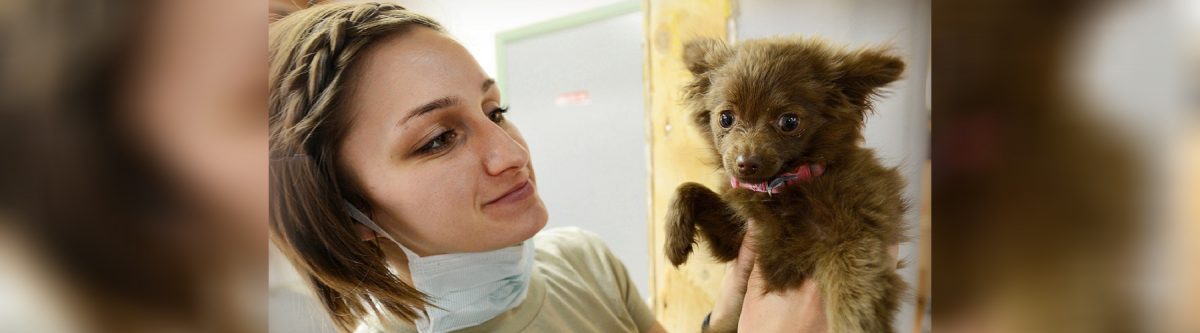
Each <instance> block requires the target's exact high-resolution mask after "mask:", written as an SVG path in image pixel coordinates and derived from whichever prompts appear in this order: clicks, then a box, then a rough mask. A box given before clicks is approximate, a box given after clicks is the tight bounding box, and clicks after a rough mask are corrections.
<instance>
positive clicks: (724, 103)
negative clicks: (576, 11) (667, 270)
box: [665, 38, 907, 333]
mask: <svg viewBox="0 0 1200 333" xmlns="http://www.w3.org/2000/svg"><path fill="white" fill-rule="evenodd" d="M684 62H685V63H686V64H687V67H688V69H689V70H690V71H691V72H692V73H693V74H694V76H695V79H694V80H693V81H692V82H691V83H690V84H689V85H688V86H687V87H686V88H685V101H686V103H687V104H688V107H689V108H690V109H691V111H692V116H693V121H694V122H695V124H697V125H699V128H700V129H701V131H702V132H703V134H704V136H705V138H707V139H708V142H709V143H710V144H711V147H712V148H713V150H714V152H715V153H716V157H718V158H720V163H719V164H720V166H719V170H720V171H722V172H724V174H725V175H727V176H729V179H730V184H729V185H722V186H721V188H720V189H719V190H720V194H718V193H717V192H713V191H712V190H709V189H708V188H706V187H704V186H702V185H700V184H696V183H686V184H683V185H682V186H680V187H679V189H678V190H677V191H676V193H675V198H674V200H673V202H672V203H671V207H670V211H669V212H668V215H667V223H668V226H667V233H668V235H667V244H666V249H665V250H666V254H667V258H668V259H670V260H671V263H672V264H674V265H675V266H679V265H681V264H683V263H684V262H686V261H687V257H688V255H689V254H690V253H691V251H692V245H693V244H695V241H696V240H695V233H694V232H695V231H696V230H699V232H700V235H701V236H703V237H704V238H705V239H706V241H707V243H708V244H709V246H710V248H711V252H712V253H713V255H714V256H716V258H717V259H718V260H720V261H723V262H724V261H729V260H732V259H734V258H735V257H736V256H737V253H738V248H739V246H741V242H742V236H743V235H745V225H746V223H745V221H746V220H747V219H753V220H754V221H755V225H756V226H757V227H758V228H761V230H760V232H759V239H756V240H755V241H756V243H755V244H757V247H758V248H757V250H758V253H759V254H758V259H757V260H758V262H757V265H758V268H757V269H759V270H761V272H762V275H763V277H764V279H765V280H766V286H767V290H768V291H775V290H781V289H788V288H794V287H798V286H800V284H801V283H802V282H803V281H804V280H805V279H814V280H815V281H816V282H817V285H818V286H819V287H820V289H821V292H822V295H823V297H824V301H825V307H826V314H827V319H828V323H829V329H830V331H831V332H838V333H842V332H892V331H893V329H892V327H891V321H892V317H893V316H894V314H895V312H896V310H897V308H898V306H899V301H900V296H901V294H902V293H903V292H904V289H905V286H904V282H903V281H902V280H901V279H900V277H899V276H898V275H897V274H896V272H895V265H894V261H893V259H892V258H891V256H889V255H888V250H887V249H888V247H889V246H890V245H892V244H897V243H899V242H901V241H903V240H904V235H903V231H904V221H903V215H904V212H905V210H906V209H907V203H906V202H905V200H904V198H903V196H902V191H903V188H904V180H903V178H902V177H901V176H900V173H899V172H897V171H896V169H895V168H889V167H884V166H883V165H881V164H880V162H879V161H878V160H877V159H876V158H875V154H874V152H873V151H872V150H870V149H866V148H863V147H862V142H863V135H862V128H863V125H864V120H865V117H866V115H867V113H868V112H870V111H871V99H872V98H874V97H875V96H877V94H878V92H879V89H880V88H882V87H883V86H885V85H887V84H888V83H891V82H893V81H895V80H897V79H898V78H899V77H900V74H901V73H902V72H903V71H904V62H903V61H901V60H900V58H898V57H896V56H894V55H892V54H890V52H889V51H888V50H887V49H879V48H868V49H860V50H853V51H849V50H843V49H840V48H836V47H832V46H830V45H829V44H827V43H826V42H823V41H820V40H816V39H794V38H792V39H789V38H772V39H762V40H752V41H746V42H742V43H739V44H737V45H734V46H729V45H726V44H724V43H722V42H720V41H716V40H697V41H692V42H689V43H688V44H687V45H685V50H684Z"/></svg>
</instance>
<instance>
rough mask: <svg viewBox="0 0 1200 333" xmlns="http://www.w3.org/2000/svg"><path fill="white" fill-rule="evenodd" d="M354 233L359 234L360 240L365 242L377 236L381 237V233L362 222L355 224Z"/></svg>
mask: <svg viewBox="0 0 1200 333" xmlns="http://www.w3.org/2000/svg"><path fill="white" fill-rule="evenodd" d="M354 233H355V234H357V235H358V239H359V240H361V241H364V242H369V241H373V240H375V239H376V238H379V233H377V232H375V230H371V228H368V227H367V226H365V225H362V224H361V223H355V224H354Z"/></svg>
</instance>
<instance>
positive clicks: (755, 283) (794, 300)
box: [708, 221, 900, 332]
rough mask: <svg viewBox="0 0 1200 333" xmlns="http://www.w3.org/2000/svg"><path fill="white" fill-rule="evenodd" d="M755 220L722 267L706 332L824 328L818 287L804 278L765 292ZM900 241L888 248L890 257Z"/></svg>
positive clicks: (895, 255) (819, 330)
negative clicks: (798, 283) (758, 265)
mask: <svg viewBox="0 0 1200 333" xmlns="http://www.w3.org/2000/svg"><path fill="white" fill-rule="evenodd" d="M755 234H757V228H755V227H754V221H749V223H747V233H746V238H745V239H744V240H743V241H742V248H741V250H739V251H738V257H737V259H736V260H734V261H732V262H730V263H729V266H728V267H727V268H726V269H725V278H724V281H722V284H721V291H720V295H719V296H718V298H717V301H716V304H715V305H714V306H713V310H712V313H711V315H710V317H709V329H708V332H733V331H734V329H735V328H736V329H737V330H738V331H741V332H826V331H828V328H827V326H826V322H825V306H824V301H823V300H822V298H821V291H820V288H818V287H817V284H816V282H815V281H813V280H807V281H805V282H804V284H803V285H801V286H800V287H799V288H796V289H789V290H784V291H781V292H773V293H764V292H763V290H765V283H766V282H765V281H764V280H763V279H762V275H761V274H760V273H761V271H758V270H756V269H755V265H754V259H755V257H756V254H757V253H756V252H755V250H754V249H755V247H754V244H753V241H752V240H753V239H754V237H753V235H755ZM899 251H900V246H899V245H892V246H891V247H889V248H888V253H889V254H891V256H892V258H893V260H895V258H896V257H897V254H898V253H899Z"/></svg>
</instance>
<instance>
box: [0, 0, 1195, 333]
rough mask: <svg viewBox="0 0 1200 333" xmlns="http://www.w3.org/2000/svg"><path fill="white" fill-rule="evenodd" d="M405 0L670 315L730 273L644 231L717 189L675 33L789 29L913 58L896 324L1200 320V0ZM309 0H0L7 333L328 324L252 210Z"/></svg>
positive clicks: (569, 210)
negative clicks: (272, 27)
mask: <svg viewBox="0 0 1200 333" xmlns="http://www.w3.org/2000/svg"><path fill="white" fill-rule="evenodd" d="M398 2H399V3H400V4H402V5H404V6H406V7H408V8H409V9H412V10H414V11H416V12H420V13H423V14H426V15H429V16H431V17H433V18H434V19H437V20H439V21H440V22H441V23H443V24H444V25H445V26H446V27H447V29H448V30H449V32H450V33H451V34H452V35H454V36H455V37H456V38H457V39H458V40H459V41H460V42H461V43H462V44H463V45H464V46H466V47H467V49H468V50H469V51H470V52H471V53H472V54H473V55H475V57H476V59H478V60H479V62H480V64H481V65H482V66H483V68H484V69H485V70H486V71H487V72H488V73H489V74H491V75H492V76H494V77H496V78H497V79H498V80H499V82H500V83H501V87H502V89H503V91H504V95H505V99H506V102H507V103H509V104H510V105H511V106H512V107H513V110H514V111H513V112H512V113H511V114H510V115H511V119H512V120H513V121H514V122H515V123H516V124H518V126H520V128H521V129H522V132H524V133H525V134H526V136H527V139H528V141H529V144H530V146H531V152H532V154H533V158H534V160H536V161H537V162H536V163H537V165H538V171H539V176H541V177H542V178H541V180H543V182H542V183H544V184H545V186H543V187H542V189H541V190H542V193H541V194H542V197H543V198H544V200H545V201H546V204H547V206H548V208H549V210H550V216H551V219H550V224H549V226H548V227H560V226H579V227H581V228H584V229H588V230H591V231H593V232H596V233H597V234H599V235H600V236H601V237H602V238H604V240H605V242H607V243H608V244H609V246H610V247H611V248H612V250H613V252H614V253H615V254H616V255H617V256H618V257H619V258H621V260H622V261H623V262H624V263H625V264H626V265H627V266H628V267H629V272H630V274H631V276H632V278H633V279H634V281H635V283H636V284H637V287H638V289H639V291H640V292H641V294H642V296H643V297H645V298H646V301H647V302H648V303H649V304H651V305H652V309H653V310H654V311H655V313H656V316H657V317H658V318H659V320H660V321H661V322H663V323H664V324H665V325H666V326H667V328H668V330H669V331H671V332H695V331H697V330H698V327H699V323H700V321H701V320H702V318H703V316H704V314H706V313H707V312H708V311H709V310H710V309H711V306H712V297H713V296H715V295H714V293H715V290H716V288H715V286H717V285H718V284H719V283H720V276H721V274H723V268H724V266H723V265H719V264H716V263H714V262H712V259H711V258H710V257H708V256H707V255H698V256H693V259H692V260H691V261H690V262H689V263H688V264H687V265H685V266H683V267H682V268H681V269H675V268H673V267H670V266H669V265H667V264H666V263H665V260H663V259H664V258H663V257H662V254H661V251H660V249H661V248H662V243H663V239H662V218H663V216H664V214H665V205H666V200H667V198H669V195H670V193H671V191H673V190H674V188H675V187H676V186H677V185H678V184H680V183H682V182H685V181H700V182H706V183H708V184H710V185H715V184H716V182H718V181H720V180H718V179H715V177H714V175H713V172H712V169H711V168H709V167H707V166H705V165H703V163H701V157H702V155H701V154H700V153H701V152H702V150H701V149H700V148H699V147H701V146H700V145H699V141H698V136H697V133H696V131H695V129H694V128H691V126H690V125H687V124H686V122H676V121H675V120H676V119H682V118H680V117H681V116H682V110H681V107H680V105H679V103H678V98H679V95H678V94H679V87H680V86H681V85H682V84H683V82H684V81H685V80H686V79H687V78H688V77H689V74H687V72H686V70H685V69H684V68H683V67H682V66H681V65H682V64H681V63H680V60H679V51H680V46H681V44H682V42H683V41H686V40H688V39H691V38H695V37H717V38H724V39H726V40H727V41H730V42H736V41H738V40H745V39H752V38H760V37H766V36H772V35H780V34H782V35H793V34H799V35H820V36H823V37H826V38H829V39H831V40H833V41H836V42H839V43H844V44H848V45H852V46H854V45H865V44H878V43H891V44H892V45H894V46H895V47H896V49H897V50H898V51H899V52H900V53H901V54H902V55H904V56H905V60H906V61H907V62H908V65H909V66H908V72H907V73H906V75H905V78H904V80H902V81H900V82H897V83H896V84H894V85H893V86H892V89H891V92H890V93H889V94H888V95H887V96H886V97H885V98H883V99H881V101H880V103H878V104H877V112H876V114H875V115H874V116H873V117H872V118H870V119H869V121H868V127H867V129H866V131H867V138H866V141H867V142H866V144H867V146H870V147H873V148H876V149H877V151H878V152H879V153H880V155H881V157H882V158H883V159H884V162H885V164H889V165H896V166H899V167H901V169H902V170H903V171H904V174H905V176H906V177H908V181H909V188H908V190H907V193H906V194H907V196H908V197H909V199H910V200H911V201H912V202H913V203H914V209H913V211H912V212H911V214H910V218H909V223H910V225H911V226H912V227H911V229H910V233H911V235H912V236H913V239H914V240H913V242H911V243H909V244H905V245H904V246H903V247H902V250H901V258H902V259H904V260H906V261H907V262H908V266H906V268H904V270H903V275H904V277H905V279H907V280H908V281H909V282H910V284H911V285H912V286H913V293H912V297H911V298H910V299H909V300H908V302H906V305H905V307H904V310H903V312H902V313H901V314H900V315H899V316H898V317H897V318H896V323H897V325H896V327H897V329H898V330H899V331H903V332H917V331H922V332H923V331H930V330H931V328H932V327H934V326H936V327H938V330H939V331H949V332H954V331H963V332H993V331H994V332H1198V331H1200V316H1195V314H1196V313H1200V264H1197V263H1200V172H1198V171H1197V170H1200V84H1198V83H1197V82H1196V80H1197V78H1200V23H1198V22H1200V1H1190V0H1141V1H1138V0H1128V1H1121V0H1107V1H1104V0H1101V1H1070V0H1068V1H1042V0H1037V1H1035V0H1015V1H1014V0H977V1H930V0H902V1H888V0H852V1H833V0H799V1H776V0H704V1H683V0H674V1H670V0H640V1H620V0H608V1H601V0H580V1H549V0H546V1H540V0H529V1H504V2H497V1H475V0H451V1H398ZM308 5H309V3H308V2H307V1H300V0H296V1H289V0H272V1H268V2H267V3H265V4H264V3H261V2H255V1H243V0H208V1H138V0H107V1H99V0H96V1H86V0H0V332H3V333H7V332H163V331H173V332H262V331H270V332H332V331H333V329H332V326H331V325H329V323H328V319H327V318H326V317H327V315H326V314H324V313H323V311H321V310H320V309H319V308H317V307H316V304H317V303H315V302H313V301H312V299H311V296H309V294H308V291H307V290H306V289H305V288H304V286H303V285H302V284H301V283H300V282H299V281H298V280H297V279H296V275H295V273H294V272H292V271H291V268H290V267H289V266H288V264H287V262H286V260H283V257H282V256H279V255H278V253H276V252H275V250H274V249H273V246H270V245H269V244H267V243H268V242H267V237H266V229H265V222H266V220H267V216H266V214H267V209H266V207H267V196H268V188H267V181H266V179H267V177H266V176H267V169H266V165H267V154H266V151H267V149H266V148H267V135H266V119H265V118H266V117H265V115H266V113H265V112H264V110H265V106H266V103H265V100H266V93H267V92H266V91H265V89H264V88H263V87H264V86H263V85H262V83H264V82H263V81H262V80H263V77H262V76H258V75H260V74H259V73H264V72H265V69H266V67H265V65H266V64H265V62H264V61H263V59H265V55H266V52H265V44H263V43H262V41H263V40H265V38H264V37H266V23H267V22H268V21H270V20H271V19H273V18H276V17H279V16H282V15H286V14H287V13H289V12H291V11H294V10H297V9H299V8H303V7H306V6H308ZM264 7H265V8H264ZM264 12H266V13H268V17H267V20H264V19H263V16H262V15H263V14H264ZM934 58H937V63H934V62H933V59H934ZM934 73H937V76H938V79H937V81H936V82H935V81H934V80H933V79H932V76H933V74H934ZM935 109H936V110H935ZM571 124H589V125H592V126H589V127H593V128H594V127H597V126H603V127H604V128H606V129H607V130H606V131H579V130H575V129H574V128H573V127H572V126H570V125H571ZM597 124H598V125H597ZM935 124H936V125H935ZM583 132H587V133H583ZM581 175H586V177H581ZM934 198H936V199H937V202H938V206H937V208H936V209H934V208H933V206H932V201H933V199H934ZM935 212H936V215H938V221H939V222H938V225H937V227H936V228H934V227H933V225H932V216H933V215H935V214H934V213H935ZM935 230H936V231H937V233H938V234H939V235H940V236H939V239H938V241H937V242H936V243H935V242H933V241H932V234H933V231H935ZM264 247H266V248H270V251H268V252H267V253H264V251H263V248H264ZM264 254H267V255H264ZM933 257H937V258H938V264H939V265H938V266H937V268H936V273H937V274H936V275H937V276H938V283H937V284H933V283H932V276H933V275H934V274H933V273H934V271H935V268H934V267H933V266H932V258H933ZM264 263H265V265H264ZM263 281H267V285H266V287H265V288H264V285H263ZM935 295H936V296H937V297H936V298H937V299H938V302H937V305H936V306H935V305H934V304H933V301H932V300H933V299H934V297H933V296H935Z"/></svg>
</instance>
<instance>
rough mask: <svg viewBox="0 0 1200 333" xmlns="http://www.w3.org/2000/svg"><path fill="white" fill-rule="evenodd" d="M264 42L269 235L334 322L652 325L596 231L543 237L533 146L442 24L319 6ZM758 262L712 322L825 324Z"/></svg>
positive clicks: (805, 291) (746, 255)
mask: <svg viewBox="0 0 1200 333" xmlns="http://www.w3.org/2000/svg"><path fill="white" fill-rule="evenodd" d="M270 48H271V88H272V91H271V96H270V112H271V118H270V119H271V125H270V128H271V154H272V155H271V156H272V161H271V190H272V196H271V201H272V202H271V215H272V216H271V231H272V235H273V238H274V241H275V242H276V243H277V244H278V245H279V246H280V248H281V249H282V250H283V251H284V252H285V254H286V255H287V256H288V257H289V259H290V260H291V261H292V262H293V264H294V265H295V266H296V267H297V269H298V271H299V272H300V274H301V275H302V276H304V277H305V278H306V279H307V281H308V282H309V283H310V284H311V285H312V287H313V288H314V289H315V291H316V295H317V297H318V298H319V299H320V301H321V303H323V304H324V305H325V307H326V308H327V310H328V312H329V313H330V314H331V316H332V317H333V320H334V322H335V324H336V325H337V326H338V327H339V329H340V330H342V331H347V332H348V331H353V330H355V329H356V328H357V329H358V330H359V331H363V332H373V331H387V332H394V331H414V330H416V331H420V332H445V331H454V330H462V331H463V332H517V331H530V332H664V329H663V327H662V326H661V325H660V324H658V323H657V321H656V320H655V319H654V317H653V315H652V314H651V313H650V311H649V309H648V308H647V306H646V304H645V303H644V302H643V301H642V299H641V297H640V295H639V293H638V291H637V290H636V288H635V287H634V286H633V284H632V283H631V282H630V280H629V277H628V275H627V274H626V271H625V268H624V266H623V265H622V264H621V262H620V261H619V260H617V259H616V258H615V257H614V256H613V255H612V254H611V253H609V251H608V249H607V247H606V246H605V245H604V244H603V242H601V241H600V240H599V239H598V238H597V237H596V236H594V235H592V234H590V233H587V232H584V231H580V230H577V229H567V230H552V231H547V232H544V233H540V234H539V233H538V232H539V231H540V230H541V229H542V227H544V226H545V224H546V220H547V213H546V208H545V206H544V205H543V204H542V201H541V199H540V198H539V197H538V194H537V190H536V189H537V178H536V175H535V173H534V168H533V166H532V164H531V161H530V158H529V151H528V149H527V145H526V144H525V141H524V140H523V139H522V137H521V134H520V132H519V131H518V130H517V128H516V127H515V126H514V124H512V123H510V122H508V121H507V120H506V119H505V113H506V112H507V111H508V110H507V109H506V108H504V107H503V106H502V105H501V104H500V94H499V90H498V89H497V87H496V85H495V82H494V81H493V80H492V79H490V78H488V77H487V75H486V74H485V73H484V71H483V70H482V69H481V68H480V67H479V65H478V64H477V63H476V62H475V60H474V58H472V57H471V55H470V54H469V53H468V52H467V51H466V49H464V48H463V47H462V46H461V45H459V44H458V43H457V42H455V41H454V40H453V39H452V38H450V37H449V36H447V35H446V34H445V33H444V31H443V30H442V28H441V27H440V26H439V25H438V23H436V22H434V21H433V20H431V19H429V18H427V17H424V16H421V15H418V14H415V13H412V12H409V11H406V10H404V9H403V8H401V7H399V6H396V5H390V4H330V5H320V6H316V7H313V8H309V9H306V10H302V11H299V12H296V13H293V14H291V15H289V16H287V17H285V18H283V19H281V20H280V21H278V22H276V23H274V24H273V25H272V27H271V37H270ZM535 234H537V235H536V236H535ZM752 259H753V252H752V251H751V248H750V247H749V246H748V247H746V248H743V256H741V260H740V261H739V262H738V263H735V264H734V265H736V267H735V268H734V269H730V270H728V271H729V272H730V273H729V274H728V275H727V276H726V278H725V281H726V283H724V286H723V288H724V290H723V291H722V292H721V293H720V295H721V296H720V297H719V299H718V301H717V304H716V307H715V308H714V309H713V313H712V315H711V320H710V322H711V324H712V325H711V326H712V328H713V329H714V330H716V329H725V330H728V329H733V328H735V327H737V325H738V322H739V321H738V318H739V314H741V315H742V316H743V317H745V318H756V320H754V321H743V322H742V326H741V328H742V329H743V330H754V331H765V330H767V329H768V328H769V325H785V326H781V327H783V328H786V329H789V330H797V329H799V330H813V331H823V320H824V318H823V314H822V313H823V312H822V311H820V310H819V308H820V306H819V305H820V299H819V295H818V294H817V293H816V292H815V288H812V287H807V286H806V287H805V288H801V289H800V290H796V291H791V292H787V293H781V294H768V295H764V294H763V293H761V292H759V290H758V289H754V288H756V287H757V282H756V281H758V280H757V279H756V278H754V277H753V276H752V274H750V272H751V271H752V270H751V268H752V267H751V266H752V265H751V264H750V263H752V262H753V260H752ZM748 280H749V286H747V281H748ZM747 287H749V288H751V289H750V290H751V293H749V294H747V293H746V292H745V291H746V288H747ZM744 295H751V296H746V297H744ZM744 300H745V301H746V303H745V305H746V309H747V311H746V312H744V313H743V312H742V305H743V301H744ZM776 311H788V312H787V314H788V315H787V316H781V315H779V313H777V312H776ZM798 313H799V314H802V315H803V318H797V314H798ZM781 318H782V319H786V320H781ZM708 324H709V323H705V325H708ZM700 325H701V323H697V326H700ZM752 325H766V326H752ZM776 328H779V327H776Z"/></svg>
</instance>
